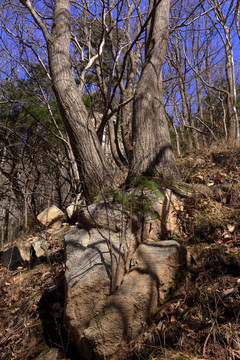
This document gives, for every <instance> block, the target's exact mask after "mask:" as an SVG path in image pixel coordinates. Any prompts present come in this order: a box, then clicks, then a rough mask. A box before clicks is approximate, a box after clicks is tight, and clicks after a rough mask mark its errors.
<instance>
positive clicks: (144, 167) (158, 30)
mask: <svg viewBox="0 0 240 360" xmlns="http://www.w3.org/2000/svg"><path fill="white" fill-rule="evenodd" d="M155 5H156V1H155V0H150V2H149V12H151V11H152V9H153V8H154V7H155ZM169 9H170V0H162V1H161V2H160V3H159V4H158V5H157V7H156V9H155V11H154V14H153V16H152V18H151V20H150V22H149V24H148V27H147V31H146V42H145V64H144V67H143V70H142V74H141V77H140V80H139V83H138V85H137V89H136V94H135V97H134V104H133V135H132V137H133V149H132V154H131V158H130V165H131V170H130V171H131V172H130V175H131V177H135V176H137V175H148V176H156V177H158V176H160V175H161V174H164V175H165V176H167V177H170V178H178V177H179V172H178V169H177V166H176V163H175V158H174V155H173V151H172V146H171V141H170V135H169V130H168V124H167V120H166V117H165V111H164V106H163V91H162V64H163V60H164V55H165V52H166V47H167V43H168V39H169Z"/></svg>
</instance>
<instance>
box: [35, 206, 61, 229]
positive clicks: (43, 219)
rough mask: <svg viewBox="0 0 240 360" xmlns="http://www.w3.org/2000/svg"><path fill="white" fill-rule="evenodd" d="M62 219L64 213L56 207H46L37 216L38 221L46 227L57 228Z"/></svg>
mask: <svg viewBox="0 0 240 360" xmlns="http://www.w3.org/2000/svg"><path fill="white" fill-rule="evenodd" d="M64 218H65V215H64V213H63V212H62V210H60V209H59V208H58V207H57V206H56V205H52V206H50V207H48V208H47V209H45V210H43V211H42V212H41V213H40V214H39V215H38V216H37V219H38V221H40V223H41V224H43V225H44V226H46V227H49V226H50V225H51V226H52V227H59V226H60V225H61V221H62V220H63V219H64Z"/></svg>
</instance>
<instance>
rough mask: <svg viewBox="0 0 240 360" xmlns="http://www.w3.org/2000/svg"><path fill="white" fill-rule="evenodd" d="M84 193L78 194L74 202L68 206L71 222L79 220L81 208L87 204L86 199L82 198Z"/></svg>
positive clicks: (67, 210) (67, 211)
mask: <svg viewBox="0 0 240 360" xmlns="http://www.w3.org/2000/svg"><path fill="white" fill-rule="evenodd" d="M81 195H82V194H78V195H77V196H76V198H75V199H74V201H73V202H72V204H70V205H69V206H68V207H67V208H66V213H67V216H68V219H69V221H70V222H77V221H78V220H79V212H80V208H81V207H82V206H83V205H85V203H84V200H83V199H81Z"/></svg>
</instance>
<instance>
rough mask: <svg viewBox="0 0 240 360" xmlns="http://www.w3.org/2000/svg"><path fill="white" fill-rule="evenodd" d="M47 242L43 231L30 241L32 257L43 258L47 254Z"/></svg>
mask: <svg viewBox="0 0 240 360" xmlns="http://www.w3.org/2000/svg"><path fill="white" fill-rule="evenodd" d="M48 249H49V243H48V242H47V239H46V235H45V234H44V233H41V234H39V235H38V236H37V237H36V238H34V239H33V240H32V241H31V254H32V256H33V257H37V258H39V259H40V258H45V257H46V256H48Z"/></svg>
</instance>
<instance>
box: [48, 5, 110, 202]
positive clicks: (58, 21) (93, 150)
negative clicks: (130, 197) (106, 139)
mask: <svg viewBox="0 0 240 360" xmlns="http://www.w3.org/2000/svg"><path fill="white" fill-rule="evenodd" d="M70 35H71V34H70V2H69V1H66V0H56V1H55V9H54V20H53V25H52V34H51V37H50V38H49V39H48V54H49V65H50V71H51V76H52V81H53V88H54V92H55V95H56V98H57V102H58V105H59V108H60V111H61V114H62V118H63V120H64V123H65V127H66V130H67V133H68V135H69V139H70V142H71V146H72V149H73V153H74V156H75V159H76V162H77V165H78V169H79V173H80V179H81V183H82V187H83V191H84V194H85V196H86V198H87V199H88V200H89V201H91V200H92V199H93V197H94V196H95V195H96V194H97V193H98V192H99V191H100V190H102V189H104V188H111V187H112V186H113V179H112V176H111V173H110V170H109V168H108V165H107V162H106V160H105V157H104V154H103V151H102V148H101V145H100V142H99V140H98V137H97V134H96V131H95V129H94V126H93V123H92V119H91V118H89V116H88V114H87V111H86V109H85V106H84V104H83V102H82V98H81V96H80V94H79V91H78V89H77V86H76V82H75V79H74V76H73V72H72V66H71V60H70Z"/></svg>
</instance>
